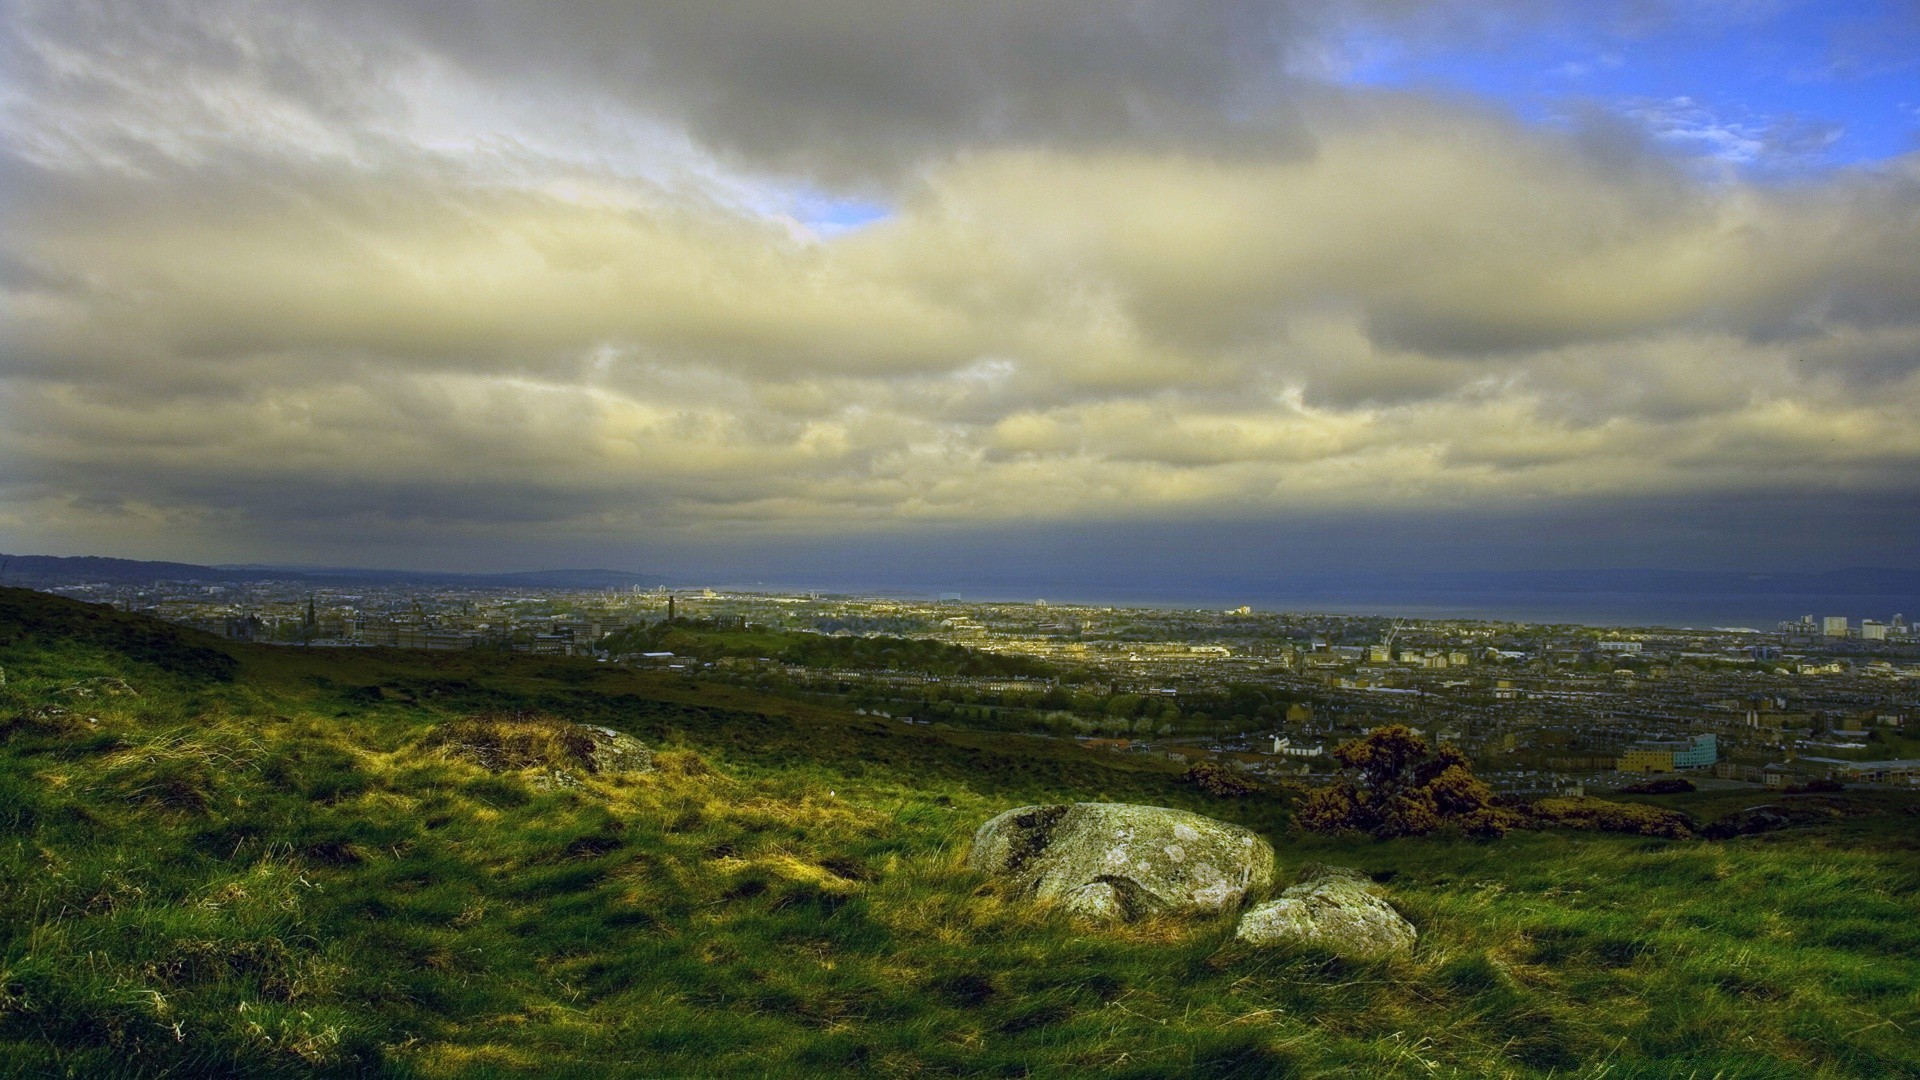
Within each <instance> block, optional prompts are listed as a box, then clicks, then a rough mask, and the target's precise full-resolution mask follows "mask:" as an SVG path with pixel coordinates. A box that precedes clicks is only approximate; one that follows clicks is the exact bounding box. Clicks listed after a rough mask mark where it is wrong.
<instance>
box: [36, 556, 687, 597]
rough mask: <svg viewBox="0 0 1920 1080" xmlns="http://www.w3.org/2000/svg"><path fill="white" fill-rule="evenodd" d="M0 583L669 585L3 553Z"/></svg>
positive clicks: (626, 575) (562, 576) (598, 576)
mask: <svg viewBox="0 0 1920 1080" xmlns="http://www.w3.org/2000/svg"><path fill="white" fill-rule="evenodd" d="M0 561H3V562H4V563H5V568H4V570H0V584H6V585H24V586H39V587H45V586H48V585H73V584H80V583H83V582H96V581H105V582H114V583H118V584H127V585H138V584H147V583H150V582H155V581H205V582H246V581H312V582H316V583H317V582H329V583H336V584H347V583H358V584H419V585H446V586H454V587H463V588H502V589H510V588H516V587H521V588H547V589H624V588H630V587H633V586H636V585H637V586H639V587H641V588H652V587H654V586H656V585H662V584H665V583H666V579H665V578H663V577H660V576H659V575H657V574H639V573H633V572H631V571H627V570H598V569H595V570H525V571H518V572H513V573H503V574H459V573H447V572H441V571H433V570H380V569H367V568H360V567H326V566H319V567H316V566H261V565H253V564H245V565H231V564H229V565H221V566H200V565H197V564H194V563H179V562H150V561H145V560H139V559H109V558H102V557H100V556H95V555H77V556H58V555H0Z"/></svg>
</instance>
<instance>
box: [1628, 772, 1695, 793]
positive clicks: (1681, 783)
mask: <svg viewBox="0 0 1920 1080" xmlns="http://www.w3.org/2000/svg"><path fill="white" fill-rule="evenodd" d="M1694 790H1696V789H1695V788H1694V786H1693V781H1691V780H1689V779H1687V778H1686V777H1684V776H1663V777H1660V778H1659V779H1656V780H1643V781H1641V782H1640V783H1638V784H1628V785H1627V786H1626V787H1623V788H1621V789H1620V794H1622V795H1679V794H1682V793H1684V792H1688V791H1694Z"/></svg>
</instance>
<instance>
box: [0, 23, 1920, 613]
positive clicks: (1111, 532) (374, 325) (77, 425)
mask: <svg viewBox="0 0 1920 1080" xmlns="http://www.w3.org/2000/svg"><path fill="white" fill-rule="evenodd" d="M1917 464H1920V6H1916V5H1914V4H1911V3H1891V2H1858V3H1845V2H1838V3H1836V2H1825V3H1816V2H1795V0H1698V2H1693V3H1681V2H1672V3H1668V2H1662V0H1627V2H1620V3H1611V2H1606V0H1601V2H1594V3H1571V2H1569V3H1552V2H1530V0H1512V2H1506V0H1477V2H1465V0H1460V2H1440V0H1434V2H1423V0H1298V2H1278V0H1216V2H1207V0H1154V2H1151V3H1149V2H1145V0H810V2H808V3H804V4H796V3H792V2H790V0H742V2H740V3H734V4H726V5H715V4H711V3H702V2H695V0H652V2H649V3H644V4H632V3H616V2H611V0H605V2H603V0H545V2H541V3H533V2H530V0H529V2H520V0H440V2H436V3H431V4H429V3H420V2H401V0H325V2H322V0H0V550H8V551H14V552H30V553H41V554H100V555H115V556H122V557H132V558H169V559H183V560H188V561H197V562H241V561H263V562H302V563H327V564H334V565H363V566H390V567H416V568H440V569H463V570H493V569H525V568H533V567H553V566H605V567H614V568H623V569H636V570H655V571H665V572H673V573H680V574H711V575H720V576H729V577H733V578H749V577H754V576H762V575H768V574H776V573H777V574H778V575H779V576H781V577H783V578H785V579H788V580H794V579H799V578H805V577H808V576H809V575H812V576H820V577H823V578H831V579H832V580H835V581H840V582H844V581H848V580H850V579H852V578H858V577H859V576H860V575H861V574H862V573H863V572H865V568H867V567H869V566H870V567H872V568H873V573H874V574H875V575H877V576H886V575H889V574H891V575H893V576H894V577H901V576H903V575H911V574H913V573H922V574H923V575H924V576H926V577H929V578H931V577H936V576H939V575H940V574H942V573H947V572H949V571H951V572H953V573H955V574H958V575H961V576H965V577H967V578H968V580H985V579H990V578H991V576H992V572H993V569H994V568H995V567H998V566H1018V567H1019V568H1020V574H1021V575H1023V576H1022V578H1021V580H1022V581H1031V580H1044V579H1045V578H1046V577H1047V575H1048V574H1049V573H1051V572H1055V571H1057V572H1059V573H1061V574H1063V575H1065V574H1073V573H1080V574H1085V573H1086V572H1087V568H1088V567H1089V566H1095V565H1097V566H1099V567H1102V568H1105V569H1104V570H1103V571H1102V572H1103V573H1106V574H1108V575H1109V576H1111V577H1113V578H1114V579H1116V580H1120V579H1131V580H1135V581H1147V582H1149V583H1152V582H1156V581H1158V582H1165V581H1170V580H1176V579H1178V578H1179V577H1180V575H1182V574H1183V573H1187V572H1189V571H1190V570H1191V568H1193V567H1195V566H1202V565H1203V566H1204V568H1205V572H1206V573H1207V574H1209V575H1212V576H1213V577H1214V578H1215V579H1218V578H1231V577H1232V576H1233V575H1235V574H1248V575H1271V574H1272V573H1274V572H1275V568H1276V567H1292V568H1300V569H1305V570H1313V569H1338V570H1354V569H1360V570H1364V569H1367V568H1369V567H1391V568H1394V569H1397V570H1407V569H1422V568H1430V569H1501V568H1544V569H1551V568H1555V567H1596V566H1660V567H1676V568H1707V567H1721V566H1734V567H1739V568H1749V569H1769V570H1786V569H1824V568H1830V567H1844V566H1897V567H1909V568H1912V567H1920V544H1916V542H1915V539H1914V538H1915V536H1916V531H1915V530H1916V527H1917V526H1920V497H1917V496H1920V481H1916V479H1915V477H1916V475H1920V473H1917V471H1916V465H1917Z"/></svg>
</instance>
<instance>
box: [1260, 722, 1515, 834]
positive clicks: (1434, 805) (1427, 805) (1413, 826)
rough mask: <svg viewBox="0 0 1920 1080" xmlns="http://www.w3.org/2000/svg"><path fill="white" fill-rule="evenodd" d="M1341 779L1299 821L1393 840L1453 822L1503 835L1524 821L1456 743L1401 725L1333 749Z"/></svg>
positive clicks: (1313, 799)
mask: <svg viewBox="0 0 1920 1080" xmlns="http://www.w3.org/2000/svg"><path fill="white" fill-rule="evenodd" d="M1333 759H1334V760H1335V761H1336V762H1338V763H1339V764H1340V776H1339V777H1338V778H1337V779H1335V780H1334V782H1333V783H1331V784H1329V785H1327V786H1326V787H1323V788H1316V789H1315V790H1313V791H1312V792H1309V793H1308V795H1307V798H1306V801H1305V802H1303V803H1302V804H1301V806H1300V810H1299V813H1298V815H1297V816H1298V820H1299V822H1300V824H1301V825H1303V826H1305V827H1306V828H1309V829H1312V830H1314V831H1315V832H1345V831H1349V830H1358V831H1361V832H1368V833H1372V834H1373V835H1374V836H1377V837H1381V838H1387V837H1394V836H1420V835H1423V834H1426V833H1430V832H1433V831H1434V830H1435V829H1439V828H1442V827H1445V826H1449V825H1451V826H1457V827H1459V828H1462V829H1465V830H1466V831H1468V832H1470V833H1474V834H1476V835H1492V836H1498V835H1500V834H1502V833H1505V832H1506V831H1507V830H1508V829H1510V828H1512V827H1514V826H1515V825H1518V824H1519V823H1520V818H1519V815H1517V814H1515V813H1514V812H1513V811H1511V810H1506V809H1503V808H1501V807H1498V806H1495V805H1494V802H1493V790H1492V789H1491V788H1489V787H1487V785H1486V784H1485V783H1484V782H1483V781H1481V780H1480V778H1479V777H1476V776H1474V775H1473V768H1472V766H1471V764H1470V763H1469V762H1468V760H1467V756H1466V755H1465V754H1463V753H1461V752H1460V750H1459V749H1458V748H1456V747H1452V746H1442V747H1440V748H1438V749H1437V750H1436V749H1434V748H1433V747H1431V746H1429V745H1428V744H1427V741H1426V740H1425V739H1423V738H1421V737H1420V736H1419V735H1417V734H1415V733H1414V731H1413V729H1412V728H1409V727H1406V726H1404V725H1401V724H1394V725H1390V726H1388V727H1381V728H1375V729H1373V730H1372V731H1369V732H1367V734H1366V735H1364V736H1362V737H1361V738H1358V739H1355V740H1353V741H1352V742H1348V743H1343V744H1341V745H1340V746H1339V747H1337V748H1336V749H1335V750H1334V751H1333Z"/></svg>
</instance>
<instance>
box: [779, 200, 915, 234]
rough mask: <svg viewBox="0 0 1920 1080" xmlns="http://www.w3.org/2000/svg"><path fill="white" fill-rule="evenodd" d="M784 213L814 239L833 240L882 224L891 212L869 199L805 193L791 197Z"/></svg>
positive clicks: (881, 203) (885, 206) (885, 205)
mask: <svg viewBox="0 0 1920 1080" xmlns="http://www.w3.org/2000/svg"><path fill="white" fill-rule="evenodd" d="M788 213H789V214H790V215H791V216H792V217H793V219H794V220H795V221H797V222H799V223H800V224H801V225H804V226H806V227H807V228H808V229H809V230H811V231H812V232H813V233H814V234H815V235H816V236H836V235H838V234H840V233H846V232H852V231H853V230H855V229H859V228H863V227H865V226H868V225H872V224H875V223H877V222H881V221H885V220H886V219H888V218H890V217H892V216H893V213H894V209H893V207H891V206H889V205H887V204H886V203H883V202H879V201H876V200H873V199H862V198H849V197H843V196H835V195H829V194H826V193H823V192H815V191H805V192H801V193H799V194H797V195H795V196H793V202H792V205H791V207H790V208H789V210H788Z"/></svg>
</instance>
